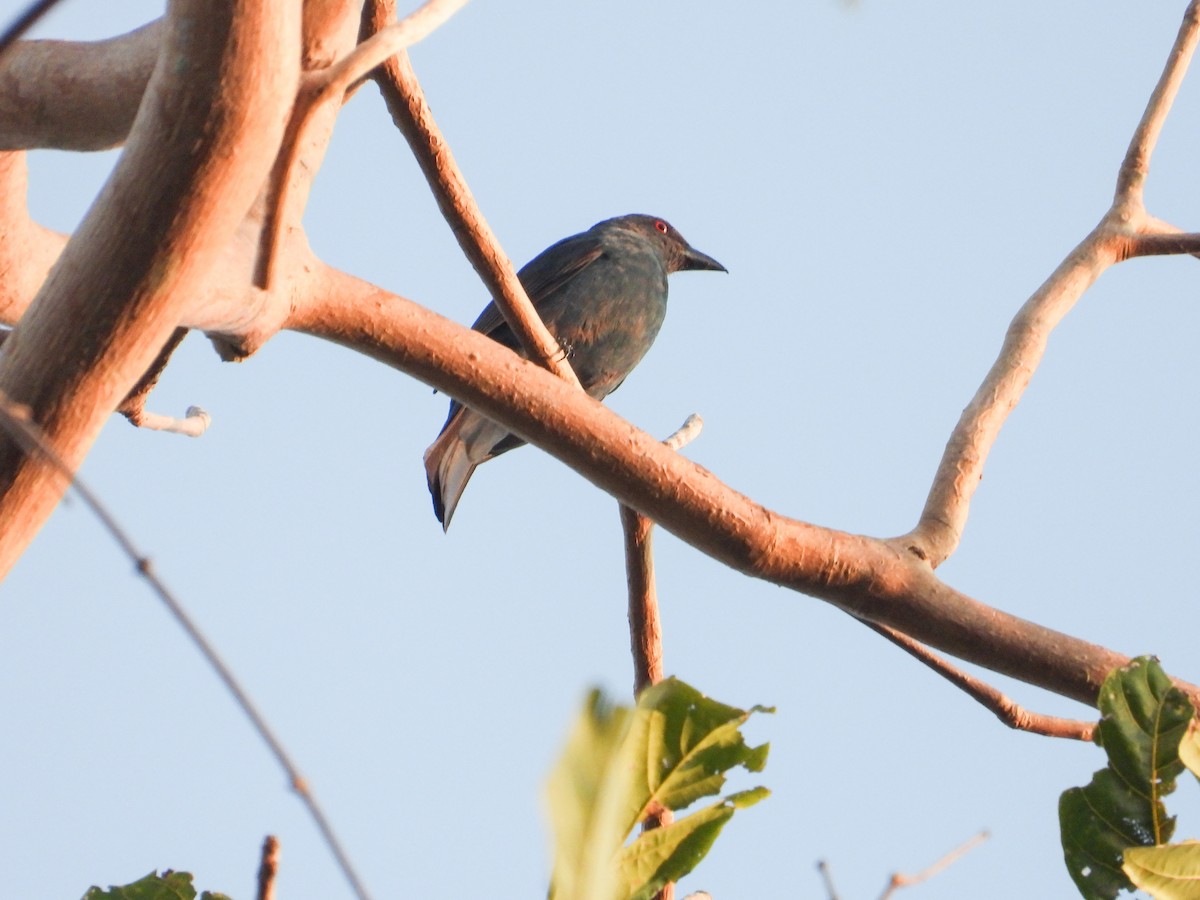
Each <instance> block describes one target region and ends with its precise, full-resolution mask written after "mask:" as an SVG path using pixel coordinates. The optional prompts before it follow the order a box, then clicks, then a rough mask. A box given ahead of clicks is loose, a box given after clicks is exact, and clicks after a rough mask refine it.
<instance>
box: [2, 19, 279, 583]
mask: <svg viewBox="0 0 1200 900" xmlns="http://www.w3.org/2000/svg"><path fill="white" fill-rule="evenodd" d="M164 27H166V28H167V35H166V37H165V39H164V42H163V47H162V50H161V52H160V54H159V58H158V64H157V66H156V68H155V71H154V75H153V76H152V77H151V84H150V87H149V90H150V92H151V93H150V95H149V99H148V101H147V103H145V104H143V106H142V107H141V109H140V110H139V113H138V117H137V120H136V122H135V124H134V127H133V130H132V132H131V135H130V140H129V146H128V147H127V148H126V150H125V152H124V153H123V154H122V156H121V159H120V161H119V162H118V164H117V167H116V169H115V170H114V172H113V174H112V176H111V178H110V179H109V182H108V184H107V185H106V186H105V188H104V189H103V191H102V192H101V194H100V196H99V197H98V198H97V200H96V202H95V204H94V205H93V207H92V209H91V211H90V212H89V214H88V216H87V218H86V219H85V220H84V222H83V224H82V225H80V227H79V230H78V231H77V233H76V234H75V236H74V237H73V238H72V240H71V242H70V243H69V244H68V246H67V248H66V249H65V250H64V251H63V254H62V256H61V257H60V258H59V260H58V263H57V265H56V266H55V267H54V269H53V270H52V272H51V274H50V276H49V277H48V278H47V280H46V282H45V284H44V285H43V286H42V289H41V291H40V293H39V295H38V298H37V300H36V302H34V303H33V305H32V306H31V307H30V309H29V311H28V312H27V313H26V314H25V315H24V316H22V318H21V320H20V322H19V324H18V325H17V328H16V329H15V331H14V332H13V334H12V336H11V337H10V338H9V339H8V340H7V341H6V342H5V347H4V352H3V354H0V392H3V393H4V394H5V395H7V396H8V397H9V398H10V399H11V400H12V401H13V402H15V403H18V404H20V405H22V406H24V407H26V408H28V409H29V410H30V412H31V415H32V417H33V420H34V421H35V422H37V423H38V425H39V426H40V428H41V430H42V432H43V433H44V434H45V435H46V437H47V440H48V441H49V442H50V445H51V447H52V449H53V450H54V451H55V453H57V455H58V456H59V457H61V458H62V459H64V460H65V461H66V462H67V464H68V465H70V466H72V467H74V466H77V465H78V464H79V462H80V460H82V458H83V456H84V454H85V453H86V451H87V448H88V447H89V446H90V445H91V443H92V441H93V440H94V439H95V437H96V435H97V434H98V433H99V430H100V428H101V426H102V425H103V423H104V421H105V420H106V418H107V417H108V415H109V414H110V413H111V412H112V411H113V410H114V409H116V407H117V405H118V404H119V403H120V402H121V400H122V399H123V398H124V397H125V396H126V395H127V394H128V392H129V391H130V389H131V388H133V386H134V385H135V384H136V383H137V381H138V379H139V378H141V377H142V375H143V374H144V373H145V372H146V371H147V370H148V369H149V368H150V365H151V363H152V361H153V360H154V358H155V356H156V355H157V354H158V353H159V351H160V350H161V348H162V347H163V345H164V344H165V343H166V341H167V339H168V337H169V336H170V335H171V333H172V332H173V331H174V329H175V328H176V327H177V326H178V325H179V323H180V320H181V318H182V312H183V310H184V309H185V308H186V307H187V305H188V303H189V301H192V300H194V299H195V298H196V297H197V296H200V295H201V294H202V292H203V290H204V288H205V287H206V286H207V283H208V273H209V272H210V270H211V269H213V268H215V267H216V265H217V264H218V262H219V260H220V257H221V254H222V253H223V251H224V249H225V247H226V245H227V244H228V243H229V241H230V239H231V238H232V236H233V234H234V230H235V229H236V227H237V226H238V224H239V223H240V222H241V221H242V220H243V219H244V217H245V215H246V212H247V210H248V209H249V206H250V203H251V202H252V200H253V198H254V196H255V194H256V193H257V191H258V189H259V187H260V186H261V185H262V183H263V180H264V178H265V176H266V174H267V170H268V167H269V166H270V163H271V160H272V159H273V158H274V155H275V152H276V150H277V148H278V143H279V138H280V137H281V135H282V132H283V125H284V121H285V117H286V114H287V110H288V109H289V108H290V106H291V102H292V98H293V97H294V96H295V91H296V83H297V79H298V70H299V36H300V22H299V10H298V8H297V5H296V4H293V3H288V2H284V0H276V2H264V0H224V2H214V0H173V2H172V3H171V4H170V7H169V10H168V15H167V23H166V25H165V26H164ZM66 361H69V364H66ZM62 489H63V486H62V483H61V480H60V479H57V478H55V477H53V476H52V473H50V472H49V471H48V470H47V467H46V465H45V464H44V463H43V462H41V461H38V460H31V459H29V458H28V457H27V456H25V454H24V453H23V452H22V451H21V449H20V447H18V446H17V445H15V444H14V443H13V442H12V441H11V440H4V441H0V521H3V522H4V523H5V527H4V529H2V530H0V574H3V573H6V572H7V571H8V569H9V568H10V567H11V566H12V564H13V562H14V561H15V560H16V558H17V557H18V556H19V555H20V553H21V551H22V550H23V549H24V547H25V545H26V544H27V543H28V542H29V540H31V539H32V537H33V534H34V533H35V532H36V531H37V529H38V528H39V527H40V526H41V524H42V523H43V522H44V521H45V519H46V517H47V516H48V515H49V513H50V511H51V509H53V507H54V505H55V504H56V503H57V502H58V499H59V497H60V496H61V494H62Z"/></svg>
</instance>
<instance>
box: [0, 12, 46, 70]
mask: <svg viewBox="0 0 1200 900" xmlns="http://www.w3.org/2000/svg"><path fill="white" fill-rule="evenodd" d="M57 3H58V0H35V2H33V3H31V4H30V5H29V7H28V8H27V9H26V10H25V12H23V13H21V14H20V15H19V16H17V18H16V19H14V20H13V23H12V24H11V25H9V26H8V28H6V29H5V30H4V32H3V33H2V34H0V56H3V55H4V52H5V51H6V50H8V48H9V47H11V46H12V45H13V44H15V43H16V42H17V41H18V40H20V39H21V35H23V34H24V33H25V32H27V31H28V30H29V29H30V28H32V27H33V26H34V25H36V24H37V21H38V19H40V18H41V17H42V16H44V15H45V14H46V13H48V12H50V10H51V9H52V8H53V7H54V6H55V4H57Z"/></svg>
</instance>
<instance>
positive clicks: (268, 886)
mask: <svg viewBox="0 0 1200 900" xmlns="http://www.w3.org/2000/svg"><path fill="white" fill-rule="evenodd" d="M278 871H279V838H277V837H275V835H273V834H268V835H267V837H266V840H264V841H263V845H262V857H261V861H260V862H259V864H258V893H257V894H256V895H255V897H256V900H275V875H276V873H278Z"/></svg>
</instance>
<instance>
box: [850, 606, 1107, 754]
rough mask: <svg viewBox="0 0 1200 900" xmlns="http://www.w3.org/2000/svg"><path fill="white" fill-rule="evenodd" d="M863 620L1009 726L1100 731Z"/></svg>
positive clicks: (1067, 734) (1080, 735) (1078, 734)
mask: <svg viewBox="0 0 1200 900" xmlns="http://www.w3.org/2000/svg"><path fill="white" fill-rule="evenodd" d="M863 624H864V625H866V626H867V627H868V628H870V629H871V630H872V631H876V632H878V633H879V634H881V635H883V636H884V637H885V638H887V639H888V640H889V641H891V642H892V643H893V644H895V645H896V646H897V647H899V648H900V649H901V650H903V651H904V652H905V653H907V654H909V655H910V656H912V657H913V658H915V659H917V660H918V661H920V662H921V663H923V664H924V665H926V666H928V667H929V668H931V669H933V671H935V672H937V673H938V674H939V675H941V676H942V677H943V678H945V679H946V680H947V681H949V682H950V683H951V684H952V685H954V686H955V687H957V688H959V689H960V690H962V691H964V692H965V693H966V694H967V695H969V696H970V697H972V698H973V699H974V700H976V701H977V702H979V703H980V704H982V705H983V706H984V707H985V708H987V709H990V710H991V711H992V712H993V713H994V714H995V715H996V718H998V719H999V720H1000V721H1001V722H1003V723H1004V724H1005V725H1007V726H1008V727H1009V728H1015V729H1016V730H1017V731H1028V732H1031V733H1033V734H1041V735H1044V736H1046V737H1057V738H1070V739H1072V740H1076V741H1090V740H1091V739H1092V737H1093V735H1095V733H1096V723H1095V722H1081V721H1078V720H1076V719H1060V718H1058V717H1057V716H1047V715H1042V714H1041V713H1032V712H1029V710H1027V709H1025V708H1024V707H1023V706H1021V705H1019V704H1017V703H1015V702H1013V700H1012V699H1011V698H1009V697H1008V696H1007V695H1005V694H1003V693H1001V692H1000V691H999V690H997V689H996V688H994V687H992V685H990V684H988V683H987V682H985V681H982V680H981V679H979V678H975V677H974V676H972V675H968V674H967V673H966V672H964V671H962V669H959V668H957V667H956V666H954V665H952V664H951V663H949V662H948V661H946V660H945V659H943V658H942V657H940V656H938V655H937V654H936V653H934V652H932V651H931V650H930V649H929V648H928V647H925V646H924V645H923V644H921V643H919V642H917V641H914V640H913V639H912V638H910V637H909V636H908V635H905V634H901V633H900V632H899V631H896V630H894V629H891V628H887V627H885V626H883V625H876V624H874V623H872V622H863Z"/></svg>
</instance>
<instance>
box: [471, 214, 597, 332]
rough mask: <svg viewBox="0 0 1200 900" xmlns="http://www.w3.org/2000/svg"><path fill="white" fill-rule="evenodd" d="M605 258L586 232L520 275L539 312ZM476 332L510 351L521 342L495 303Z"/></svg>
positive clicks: (485, 310)
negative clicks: (549, 300) (508, 348)
mask: <svg viewBox="0 0 1200 900" xmlns="http://www.w3.org/2000/svg"><path fill="white" fill-rule="evenodd" d="M603 255H604V245H603V244H602V243H601V242H600V239H599V238H598V237H596V236H595V235H592V234H589V233H588V232H584V233H583V234H577V235H574V236H573V237H569V238H565V239H563V240H561V241H559V242H558V243H557V244H554V245H552V246H550V247H548V248H546V249H545V250H543V251H542V252H541V253H539V254H538V255H537V256H536V257H534V258H533V259H532V260H530V261H529V262H528V263H526V265H525V267H524V268H522V269H521V271H520V272H518V273H517V277H518V278H520V279H521V284H522V286H523V287H524V288H525V293H526V294H528V295H529V299H530V300H531V301H532V302H533V306H534V308H535V309H538V308H540V307H541V306H542V304H543V303H545V302H546V301H547V300H548V299H550V298H551V297H553V296H554V295H555V294H556V293H557V292H558V291H559V290H560V289H561V288H562V286H563V285H565V284H566V283H567V282H569V281H570V280H571V279H572V278H574V277H575V276H576V275H578V274H579V273H580V272H582V271H583V270H584V269H586V268H587V267H588V266H590V265H591V264H592V263H594V262H595V261H596V260H598V259H599V258H600V257H601V256H603ZM471 328H472V329H474V330H475V331H478V332H480V333H482V334H486V335H487V336H488V337H490V338H492V339H493V340H496V341H499V342H500V343H501V344H504V345H505V346H506V347H511V348H513V349H516V346H517V341H516V338H515V336H514V335H513V333H512V331H511V330H510V329H509V328H508V323H507V322H505V321H504V316H503V315H501V314H500V310H499V309H497V307H496V304H495V303H489V304H488V305H487V306H485V307H484V308H483V312H481V313H480V314H479V318H478V319H476V320H475V324H473V325H472V326H471Z"/></svg>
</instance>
